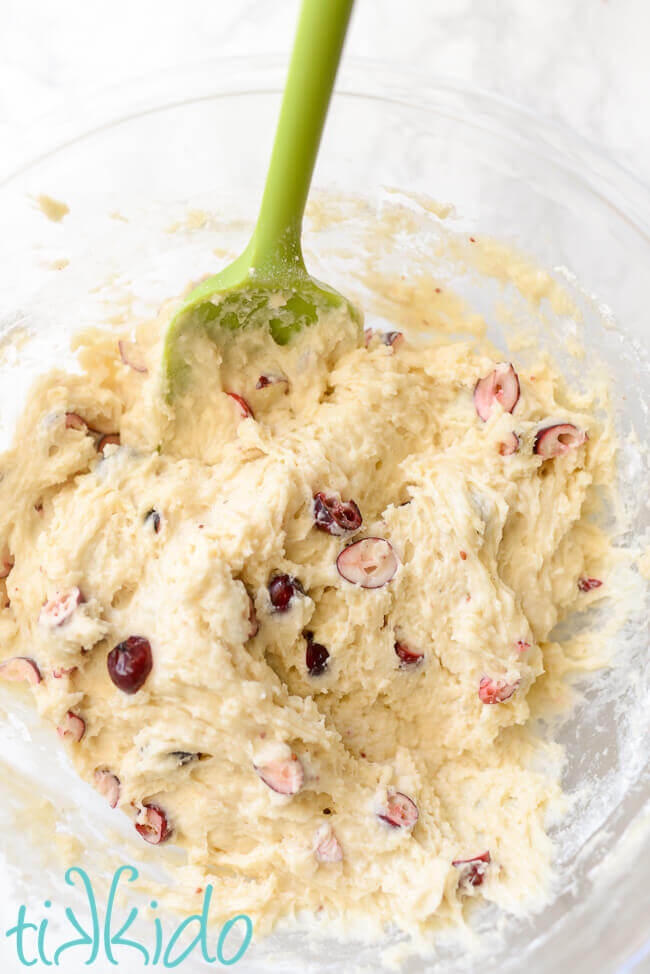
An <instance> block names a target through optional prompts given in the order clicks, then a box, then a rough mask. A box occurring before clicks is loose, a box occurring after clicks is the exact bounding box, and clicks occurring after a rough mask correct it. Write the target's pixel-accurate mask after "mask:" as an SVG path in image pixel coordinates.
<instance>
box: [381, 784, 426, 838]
mask: <svg viewBox="0 0 650 974" xmlns="http://www.w3.org/2000/svg"><path fill="white" fill-rule="evenodd" d="M419 817H420V813H419V812H418V806H417V805H416V804H415V802H414V801H413V799H412V798H409V797H408V795H403V794H402V793H401V792H399V791H396V792H394V794H392V795H389V796H388V801H387V802H386V807H385V809H384V810H383V811H382V812H380V813H379V818H380V819H381V820H382V822H387V823H388V825H392V827H393V828H395V829H412V828H413V826H414V825H415V823H416V822H417V820H418V818H419Z"/></svg>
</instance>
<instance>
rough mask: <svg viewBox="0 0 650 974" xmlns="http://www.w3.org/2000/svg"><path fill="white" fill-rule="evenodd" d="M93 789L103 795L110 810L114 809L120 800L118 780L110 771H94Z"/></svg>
mask: <svg viewBox="0 0 650 974" xmlns="http://www.w3.org/2000/svg"><path fill="white" fill-rule="evenodd" d="M95 788H96V789H97V791H98V792H99V794H100V795H103V796H104V798H105V799H106V801H107V802H108V804H109V805H110V806H111V808H115V807H116V806H117V803H118V802H119V800H120V779H119V778H118V777H117V776H116V775H114V774H111V772H110V771H105V770H101V769H100V770H98V771H95Z"/></svg>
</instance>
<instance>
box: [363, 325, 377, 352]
mask: <svg viewBox="0 0 650 974" xmlns="http://www.w3.org/2000/svg"><path fill="white" fill-rule="evenodd" d="M374 337H375V330H374V328H366V329H365V331H364V333H363V340H364V342H365V345H366V348H368V345H369V344H370V342H371V341H372V340H373V338H374Z"/></svg>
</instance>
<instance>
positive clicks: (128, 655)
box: [106, 636, 153, 693]
mask: <svg viewBox="0 0 650 974" xmlns="http://www.w3.org/2000/svg"><path fill="white" fill-rule="evenodd" d="M106 662H107V666H108V675H109V676H110V678H111V680H112V681H113V683H114V684H115V686H116V687H117V688H118V690H122V692H123V693H137V692H138V690H139V689H140V687H142V686H143V685H144V682H145V680H146V679H147V677H148V676H149V674H150V673H151V670H152V667H153V656H152V654H151V645H150V644H149V640H148V639H145V638H144V636H129V638H128V639H125V640H124V642H121V643H118V645H117V646H116V647H115V648H114V649H112V650H111V651H110V653H109V654H108V658H107V660H106Z"/></svg>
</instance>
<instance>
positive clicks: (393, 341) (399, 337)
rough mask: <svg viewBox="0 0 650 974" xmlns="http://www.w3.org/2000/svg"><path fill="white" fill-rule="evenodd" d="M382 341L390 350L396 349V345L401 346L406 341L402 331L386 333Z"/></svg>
mask: <svg viewBox="0 0 650 974" xmlns="http://www.w3.org/2000/svg"><path fill="white" fill-rule="evenodd" d="M381 340H382V342H383V343H384V345H388V346H389V347H390V348H395V346H396V345H401V344H402V342H403V341H404V335H403V334H402V332H401V331H386V332H384V334H383V335H382V336H381Z"/></svg>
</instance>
